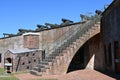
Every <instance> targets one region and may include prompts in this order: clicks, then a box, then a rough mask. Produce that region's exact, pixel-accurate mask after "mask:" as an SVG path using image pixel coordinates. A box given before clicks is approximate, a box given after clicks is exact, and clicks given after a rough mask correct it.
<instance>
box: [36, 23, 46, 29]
mask: <svg viewBox="0 0 120 80" xmlns="http://www.w3.org/2000/svg"><path fill="white" fill-rule="evenodd" d="M37 27H38V28H41V27H42V28H48V27H47V26H44V25H40V24H37Z"/></svg>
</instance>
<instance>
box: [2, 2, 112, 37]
mask: <svg viewBox="0 0 120 80" xmlns="http://www.w3.org/2000/svg"><path fill="white" fill-rule="evenodd" d="M112 1H113V0H0V37H3V35H2V34H3V33H14V34H15V33H17V32H18V29H19V28H24V29H36V28H37V27H36V25H37V24H42V25H44V23H45V22H49V23H53V24H54V23H57V24H60V23H61V18H66V19H70V20H73V21H74V22H78V21H80V14H88V13H89V12H92V13H93V14H94V12H95V10H96V9H103V7H104V5H106V4H110V3H111V2H112Z"/></svg>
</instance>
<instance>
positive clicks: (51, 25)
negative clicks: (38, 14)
mask: <svg viewBox="0 0 120 80" xmlns="http://www.w3.org/2000/svg"><path fill="white" fill-rule="evenodd" d="M45 25H46V26H50V27H51V28H54V27H58V26H59V25H58V24H51V23H45Z"/></svg>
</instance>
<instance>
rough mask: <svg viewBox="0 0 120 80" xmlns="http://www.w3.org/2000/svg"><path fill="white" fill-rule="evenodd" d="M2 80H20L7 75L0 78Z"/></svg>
mask: <svg viewBox="0 0 120 80" xmlns="http://www.w3.org/2000/svg"><path fill="white" fill-rule="evenodd" d="M0 80H19V79H18V78H16V77H14V76H12V75H7V76H0Z"/></svg>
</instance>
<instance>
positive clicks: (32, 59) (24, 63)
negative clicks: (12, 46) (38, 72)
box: [5, 50, 42, 72]
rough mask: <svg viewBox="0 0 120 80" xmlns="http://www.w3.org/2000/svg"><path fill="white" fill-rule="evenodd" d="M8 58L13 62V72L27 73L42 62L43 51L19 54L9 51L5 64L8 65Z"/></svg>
mask: <svg viewBox="0 0 120 80" xmlns="http://www.w3.org/2000/svg"><path fill="white" fill-rule="evenodd" d="M7 58H11V60H12V62H11V63H12V67H11V68H10V69H11V71H12V72H16V71H26V70H31V69H33V68H34V67H35V66H36V65H37V64H38V61H39V60H42V51H38V50H36V51H32V52H25V53H18V54H14V53H11V52H10V51H7V52H6V53H5V63H8V60H7Z"/></svg>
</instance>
